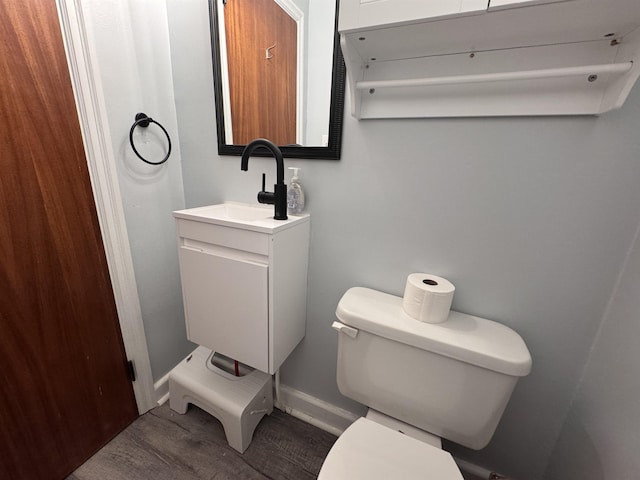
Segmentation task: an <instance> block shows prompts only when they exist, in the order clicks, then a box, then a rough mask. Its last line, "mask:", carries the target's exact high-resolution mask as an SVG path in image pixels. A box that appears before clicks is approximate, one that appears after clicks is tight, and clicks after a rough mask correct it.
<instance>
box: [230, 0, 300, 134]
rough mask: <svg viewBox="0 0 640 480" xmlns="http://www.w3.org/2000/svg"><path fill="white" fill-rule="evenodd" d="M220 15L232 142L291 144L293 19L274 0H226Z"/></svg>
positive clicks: (294, 81)
mask: <svg viewBox="0 0 640 480" xmlns="http://www.w3.org/2000/svg"><path fill="white" fill-rule="evenodd" d="M224 19H225V20H224V21H225V32H226V41H227V64H228V68H229V94H230V96H231V99H230V103H231V117H232V122H231V123H232V129H233V143H234V144H238V145H246V144H247V143H249V142H250V141H251V140H253V139H255V138H266V139H269V140H271V141H272V142H274V143H275V144H276V145H290V144H295V143H296V104H297V102H296V95H297V90H296V84H297V50H298V47H297V30H298V28H297V25H296V22H295V20H293V19H292V18H291V17H290V16H289V15H288V14H287V13H286V12H285V11H284V10H282V8H280V6H278V5H277V4H276V3H275V1H274V0H227V3H226V5H225V7H224ZM267 57H269V58H267Z"/></svg>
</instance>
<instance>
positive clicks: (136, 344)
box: [56, 0, 157, 414]
mask: <svg viewBox="0 0 640 480" xmlns="http://www.w3.org/2000/svg"><path fill="white" fill-rule="evenodd" d="M56 3H57V6H58V15H59V18H60V25H61V27H62V37H63V40H64V45H65V51H66V54H67V62H68V64H69V71H70V73H71V83H72V86H73V91H74V95H75V99H76V107H77V110H78V118H79V120H80V128H81V130H82V138H83V141H84V147H85V153H86V156H87V164H88V166H89V177H90V179H91V186H92V189H93V196H94V199H95V202H96V209H97V213H98V221H99V223H100V230H101V232H102V241H103V244H104V249H105V253H106V257H107V264H108V267H109V273H110V275H111V283H112V287H113V294H114V297H115V303H116V307H117V310H118V318H119V321H120V329H121V331H122V339H123V341H124V347H125V351H126V354H127V358H128V359H129V360H133V362H134V365H135V373H136V381H135V382H133V390H134V393H135V397H136V403H137V406H138V412H139V413H140V414H142V413H144V412H146V411H148V410H150V409H151V408H153V407H154V406H156V404H157V403H156V399H155V398H154V397H155V394H154V386H153V376H152V373H151V363H150V361H149V352H148V349H147V342H146V338H145V333H144V324H143V322H142V311H141V309H140V299H139V297H138V289H137V286H136V280H135V274H134V270H133V261H132V259H131V249H130V245H129V237H128V234H127V226H126V223H125V217H124V210H123V207H122V197H121V195H120V187H119V184H118V175H117V172H116V160H115V155H114V153H113V149H112V146H111V134H110V132H109V125H108V121H107V113H106V108H105V102H104V98H103V96H102V84H101V82H100V77H99V70H98V65H97V60H96V55H95V52H94V51H93V48H92V46H91V45H90V42H89V41H88V38H87V32H86V29H85V21H84V17H83V10H82V3H81V0H56Z"/></svg>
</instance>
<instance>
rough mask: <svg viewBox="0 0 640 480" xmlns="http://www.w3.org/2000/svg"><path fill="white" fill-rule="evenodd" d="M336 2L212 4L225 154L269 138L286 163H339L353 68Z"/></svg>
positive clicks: (216, 0)
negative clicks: (342, 38)
mask: <svg viewBox="0 0 640 480" xmlns="http://www.w3.org/2000/svg"><path fill="white" fill-rule="evenodd" d="M331 3H332V2H331ZM331 3H329V2H327V0H250V1H249V0H209V18H210V25H211V47H212V49H211V50H212V55H213V81H214V89H215V99H216V121H217V134H218V153H219V154H220V155H241V154H242V151H243V150H244V147H245V145H246V144H247V143H249V142H250V141H251V140H253V139H254V138H266V139H268V140H271V141H273V142H274V143H275V144H277V145H278V146H279V147H280V149H281V150H282V154H283V156H284V157H286V158H309V159H314V158H315V159H330V160H338V159H340V153H341V144H342V122H343V115H344V95H345V76H346V69H345V64H344V59H343V57H342V51H341V49H340V41H339V36H338V31H337V25H338V22H337V18H338V1H337V0H336V2H335V5H331ZM265 153H266V152H265ZM256 154H257V155H260V152H256Z"/></svg>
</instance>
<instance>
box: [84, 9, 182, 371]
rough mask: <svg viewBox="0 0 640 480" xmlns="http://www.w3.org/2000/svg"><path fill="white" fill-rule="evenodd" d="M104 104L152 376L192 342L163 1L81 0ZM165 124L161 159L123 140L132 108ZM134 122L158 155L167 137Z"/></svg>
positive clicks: (141, 140) (145, 145)
mask: <svg viewBox="0 0 640 480" xmlns="http://www.w3.org/2000/svg"><path fill="white" fill-rule="evenodd" d="M82 7H83V11H84V14H85V21H86V23H87V29H88V33H89V38H90V39H91V41H92V43H93V45H94V46H95V51H96V54H97V59H98V62H99V65H100V78H101V81H102V85H103V89H104V91H103V94H104V98H105V104H106V106H107V114H108V119H109V129H110V132H111V136H112V143H113V151H114V152H115V155H116V159H115V161H116V164H117V170H118V180H119V184H120V190H121V192H122V197H123V199H122V200H123V206H124V210H125V216H126V223H127V230H128V232H129V239H130V243H131V252H132V257H133V263H134V269H135V275H136V283H137V287H138V294H139V297H140V304H141V309H142V316H143V321H144V327H145V334H146V338H147V344H148V348H149V356H150V360H151V367H152V372H153V377H154V379H155V380H158V379H159V378H160V377H161V376H163V375H164V374H165V373H166V372H168V371H169V370H170V369H171V368H172V367H173V366H174V365H175V364H176V363H177V362H178V361H179V360H181V359H182V358H183V357H184V356H186V355H187V353H188V352H189V351H190V350H191V349H192V345H191V344H190V343H189V342H187V340H186V333H185V328H184V314H183V310H182V295H181V291H180V276H179V272H178V259H177V247H176V237H175V226H174V221H173V217H172V215H171V212H172V211H173V210H177V209H180V208H184V192H183V186H182V170H181V155H180V148H179V146H180V144H179V137H178V128H177V124H176V113H175V101H174V97H173V91H174V88H173V79H172V76H171V63H170V57H169V38H168V32H167V18H166V7H165V4H164V2H158V1H154V0H136V1H135V2H127V1H123V0H103V1H100V2H93V1H88V0H83V2H82ZM138 112H144V113H146V114H147V115H148V116H150V117H152V118H154V119H155V120H157V121H158V122H160V123H161V124H162V125H163V126H164V127H165V128H166V129H167V131H168V132H169V134H170V136H171V139H172V142H173V144H174V148H173V150H172V153H171V157H170V158H169V160H168V161H167V163H165V164H163V165H161V166H150V165H147V164H145V163H144V162H142V161H141V160H139V159H138V158H137V157H136V156H135V154H134V153H133V151H132V149H131V147H130V145H129V129H130V128H131V125H132V124H133V122H134V118H135V115H136V113H138ZM142 132H143V130H142V129H140V128H138V129H136V142H137V143H136V145H137V147H138V150H139V151H140V152H141V153H143V155H145V156H146V157H148V158H149V159H150V160H152V161H159V160H161V159H162V158H163V157H164V153H165V151H166V150H165V149H166V139H165V138H164V136H163V134H162V133H161V131H160V130H158V129H157V127H155V126H153V125H152V126H151V127H149V129H148V132H147V133H142Z"/></svg>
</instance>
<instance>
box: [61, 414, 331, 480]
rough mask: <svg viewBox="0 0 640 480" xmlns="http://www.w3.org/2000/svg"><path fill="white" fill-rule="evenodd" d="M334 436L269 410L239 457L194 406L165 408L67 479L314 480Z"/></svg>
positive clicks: (133, 426) (214, 422) (211, 420)
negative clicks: (178, 409) (176, 409)
mask: <svg viewBox="0 0 640 480" xmlns="http://www.w3.org/2000/svg"><path fill="white" fill-rule="evenodd" d="M335 440H336V437H335V436H334V435H331V434H330V433H327V432H324V431H323V430H320V429H318V428H316V427H314V426H312V425H309V424H307V423H305V422H302V421H301V420H298V419H296V418H294V417H292V416H290V415H287V414H285V413H282V412H281V411H279V410H276V409H274V411H273V413H272V414H271V415H269V416H265V417H264V418H263V419H262V421H261V422H260V424H259V425H258V427H257V428H256V431H255V434H254V436H253V441H252V442H251V445H250V446H249V448H248V449H247V450H246V451H245V453H244V454H243V455H241V454H239V453H238V452H236V451H235V450H233V449H232V448H231V447H229V445H228V444H227V441H226V439H225V435H224V431H223V429H222V425H221V424H220V422H218V420H216V419H215V418H214V417H212V416H211V415H209V414H208V413H206V412H204V411H203V410H200V409H199V408H197V407H194V406H193V405H190V406H189V411H188V412H187V413H186V414H185V415H180V414H178V413H175V412H173V411H172V410H170V409H169V405H168V403H166V404H164V405H163V406H161V407H157V408H154V409H153V410H151V411H150V412H147V413H146V414H144V415H142V416H141V417H139V418H138V419H137V420H136V421H135V422H134V423H133V424H131V425H130V426H129V427H128V428H127V429H126V430H124V431H123V432H122V433H120V434H119V435H118V436H117V437H116V438H114V439H113V440H112V441H111V442H110V443H109V444H107V445H106V446H105V447H104V448H102V449H101V450H100V451H99V452H98V453H96V454H95V455H94V456H93V457H92V458H91V459H89V460H88V461H87V462H86V463H85V464H84V465H82V466H81V467H80V468H78V469H77V470H76V471H75V472H73V474H71V475H70V476H69V477H67V480H137V479H141V480H142V479H144V480H148V479H152V480H175V479H185V480H188V479H205V478H206V479H216V480H225V479H229V480H245V479H247V480H254V479H255V480H258V479H274V480H289V479H290V480H305V479H314V478H316V477H317V475H318V472H319V471H320V467H321V466H322V462H323V461H324V458H325V457H326V455H327V453H328V452H329V450H330V449H331V446H332V445H333V443H334V442H335Z"/></svg>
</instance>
